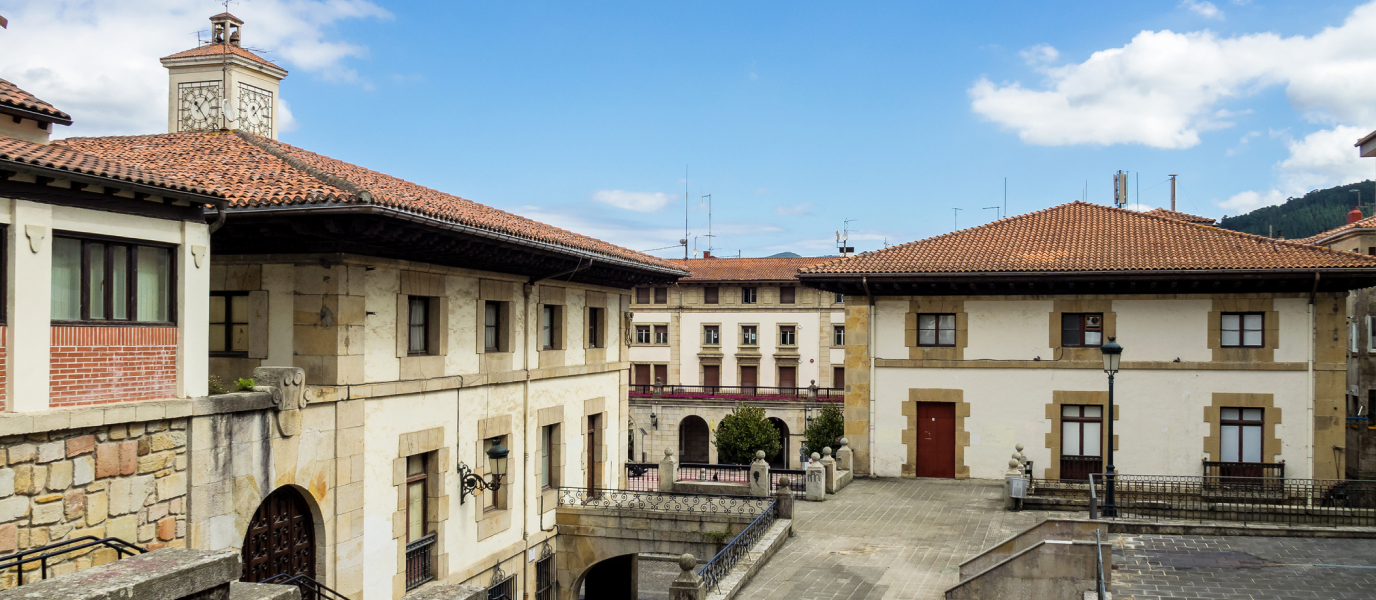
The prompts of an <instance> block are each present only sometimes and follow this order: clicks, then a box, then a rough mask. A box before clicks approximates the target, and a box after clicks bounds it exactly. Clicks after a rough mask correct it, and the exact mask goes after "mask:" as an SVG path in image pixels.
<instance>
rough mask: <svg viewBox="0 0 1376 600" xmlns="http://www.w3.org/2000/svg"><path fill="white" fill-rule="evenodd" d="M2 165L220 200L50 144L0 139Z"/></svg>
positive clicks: (183, 183)
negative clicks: (71, 174)
mask: <svg viewBox="0 0 1376 600" xmlns="http://www.w3.org/2000/svg"><path fill="white" fill-rule="evenodd" d="M5 161H12V162H15V163H22V164H24V165H32V166H36V167H44V168H48V169H56V170H58V171H68V172H71V173H80V174H83V175H90V176H94V177H103V178H108V179H115V180H119V181H127V182H131V183H138V184H143V185H147V186H152V187H159V188H165V189H168V190H176V191H181V192H189V193H193V194H204V195H208V196H214V197H217V198H223V197H224V195H223V194H221V193H220V192H217V191H214V190H211V189H207V188H205V187H201V186H199V185H196V184H195V183H191V182H190V181H188V180H186V179H183V178H179V177H175V176H164V175H160V174H157V173H152V172H148V171H144V170H142V169H139V168H137V167H134V166H131V165H127V164H124V163H121V162H119V161H115V160H108V159H105V158H101V157H97V156H92V155H90V154H86V153H84V152H79V151H77V150H74V149H72V148H67V147H63V146H61V145H54V144H47V145H45V144H35V143H33V142H26V141H23V140H18V139H15V138H11V137H4V136H0V165H3V164H4V162H5Z"/></svg>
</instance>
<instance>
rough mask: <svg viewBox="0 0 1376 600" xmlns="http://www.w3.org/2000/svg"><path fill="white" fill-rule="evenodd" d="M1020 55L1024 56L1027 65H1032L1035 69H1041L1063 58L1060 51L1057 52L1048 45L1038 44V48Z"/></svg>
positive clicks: (1034, 47)
mask: <svg viewBox="0 0 1376 600" xmlns="http://www.w3.org/2000/svg"><path fill="white" fill-rule="evenodd" d="M1018 54H1020V55H1022V59H1023V60H1024V61H1026V62H1027V64H1029V65H1032V66H1034V67H1041V66H1043V65H1046V64H1049V63H1053V62H1056V59H1057V58H1060V56H1061V53H1060V51H1058V50H1056V49H1055V48H1053V47H1051V46H1050V45H1048V44H1037V45H1036V46H1033V47H1031V48H1028V49H1026V50H1023V51H1022V52H1019V53H1018Z"/></svg>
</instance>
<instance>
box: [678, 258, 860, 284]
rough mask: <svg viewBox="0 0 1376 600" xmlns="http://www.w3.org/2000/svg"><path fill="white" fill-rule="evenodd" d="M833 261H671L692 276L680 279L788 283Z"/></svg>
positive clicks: (752, 259)
mask: <svg viewBox="0 0 1376 600" xmlns="http://www.w3.org/2000/svg"><path fill="white" fill-rule="evenodd" d="M829 260H833V259H832V258H827V257H824V256H815V257H810V256H804V257H786V258H694V259H691V260H683V259H681V258H676V259H669V260H668V261H667V262H669V263H672V264H674V265H676V266H679V267H682V268H683V269H684V270H686V271H688V272H689V273H692V275H690V276H688V277H684V278H682V279H679V281H681V282H694V281H784V280H789V279H797V278H798V271H799V270H800V269H804V268H807V267H811V266H813V265H818V264H821V263H824V262H827V261H829Z"/></svg>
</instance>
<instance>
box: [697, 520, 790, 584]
mask: <svg viewBox="0 0 1376 600" xmlns="http://www.w3.org/2000/svg"><path fill="white" fill-rule="evenodd" d="M778 516H779V505H778V503H777V501H774V500H771V501H769V504H768V506H766V507H765V508H764V510H763V511H761V512H760V515H759V516H758V517H755V520H754V521H752V522H751V523H750V525H749V526H748V527H746V528H745V529H744V530H743V531H741V532H740V533H739V534H737V535H736V538H735V539H733V540H731V543H729V544H727V545H726V547H725V548H722V549H721V551H720V552H718V553H717V555H716V556H713V557H712V560H709V561H707V564H705V565H703V566H702V569H700V570H699V571H698V576H699V577H701V578H702V582H703V584H705V585H706V587H707V591H708V592H711V591H712V590H714V589H716V588H717V584H718V583H721V579H722V578H723V577H725V576H726V574H727V573H730V572H731V568H732V567H734V566H736V563H737V562H740V559H741V557H743V556H745V555H746V554H747V553H749V552H750V549H751V548H753V547H754V546H755V542H758V541H760V538H761V537H764V534H765V532H767V531H769V528H770V526H772V525H774V520H775V519H776V518H778Z"/></svg>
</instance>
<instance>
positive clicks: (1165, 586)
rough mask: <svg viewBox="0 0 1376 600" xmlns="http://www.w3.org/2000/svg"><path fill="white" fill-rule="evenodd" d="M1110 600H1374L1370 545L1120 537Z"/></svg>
mask: <svg viewBox="0 0 1376 600" xmlns="http://www.w3.org/2000/svg"><path fill="white" fill-rule="evenodd" d="M1113 545H1114V549H1113V563H1114V566H1115V571H1114V573H1113V597H1114V598H1115V600H1118V599H1128V598H1131V599H1135V600H1163V599H1166V598H1220V599H1221V598H1252V599H1256V600H1261V599H1263V598H1265V599H1277V600H1279V599H1290V598H1373V597H1376V539H1318V538H1281V537H1241V536H1239V537H1215V536H1178V535H1141V536H1126V535H1125V536H1120V537H1117V538H1115V539H1114V544H1113Z"/></svg>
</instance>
